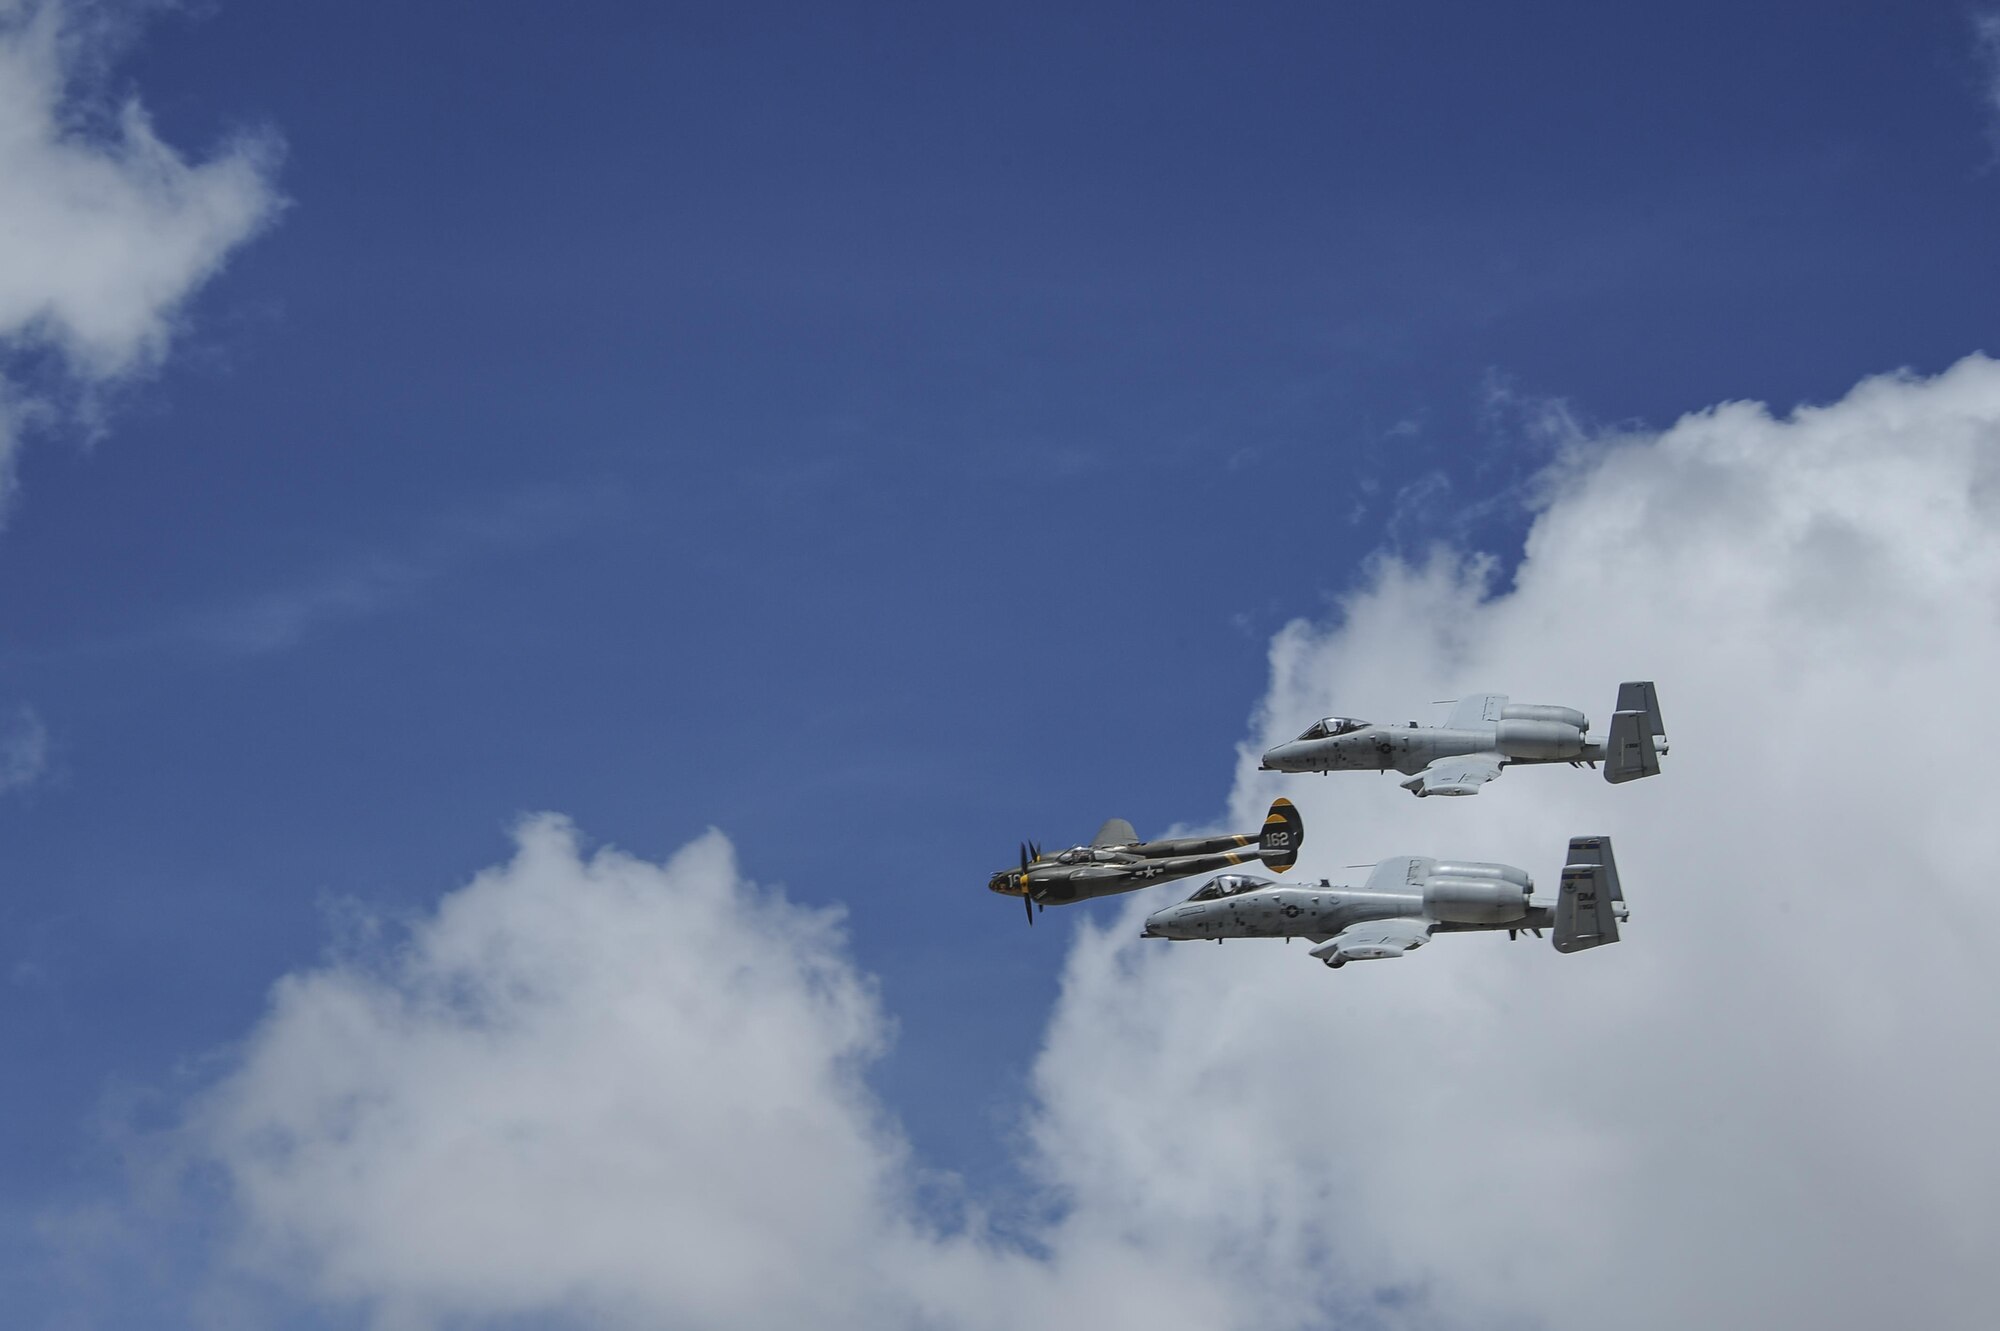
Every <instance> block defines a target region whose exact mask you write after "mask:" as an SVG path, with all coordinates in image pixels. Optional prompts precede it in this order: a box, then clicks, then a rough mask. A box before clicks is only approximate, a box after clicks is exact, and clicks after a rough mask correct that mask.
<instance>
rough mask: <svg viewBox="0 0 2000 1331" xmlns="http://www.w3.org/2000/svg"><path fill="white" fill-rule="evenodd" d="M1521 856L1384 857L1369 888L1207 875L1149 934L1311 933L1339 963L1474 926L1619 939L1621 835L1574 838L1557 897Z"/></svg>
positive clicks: (1150, 920) (1578, 945)
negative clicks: (1522, 865)
mask: <svg viewBox="0 0 2000 1331" xmlns="http://www.w3.org/2000/svg"><path fill="white" fill-rule="evenodd" d="M1534 892H1535V882H1534V880H1533V879H1532V878H1530V877H1528V874H1527V872H1526V871H1525V870H1522V869H1517V868H1515V867H1514V866H1513V865H1511V864H1479V863H1468V862H1461V861H1456V860H1434V859H1428V858H1425V857H1423V856H1404V857H1400V858H1397V859H1391V860H1383V861H1382V862H1381V863H1380V864H1378V865H1376V866H1375V871H1374V872H1373V873H1371V874H1369V875H1368V882H1367V884H1366V885H1365V886H1362V887H1358V888H1356V887H1336V886H1334V885H1333V884H1332V883H1331V882H1329V881H1327V880H1326V879H1321V880H1320V881H1319V882H1317V883H1302V884H1299V885H1297V886H1291V885H1287V886H1283V887H1280V886H1279V885H1278V884H1277V883H1274V882H1272V881H1271V880H1270V879H1268V878H1258V877H1256V876H1254V875H1251V874H1240V873H1229V874H1222V875H1220V876H1219V877H1217V878H1215V879H1213V880H1211V881H1209V882H1207V883H1204V884H1203V885H1202V886H1201V887H1200V888H1199V889H1198V890H1197V891H1196V892H1195V894H1194V895H1193V896H1191V897H1189V898H1188V899H1187V900H1186V901H1183V902H1182V903H1181V904H1180V905H1178V906H1169V907H1167V908H1166V909H1165V910H1161V911H1155V912H1154V913H1153V914H1152V915H1150V916H1148V917H1147V918H1146V929H1145V936H1146V937H1148V938H1179V939H1206V938H1213V939H1215V940H1216V941H1218V942H1220V941H1221V940H1222V939H1225V938H1309V939H1311V940H1312V941H1313V943H1315V944H1316V945H1317V946H1315V947H1314V948H1313V950H1312V955H1313V956H1314V957H1316V958H1317V959H1319V960H1320V961H1323V962H1325V963H1326V964H1327V965H1329V966H1335V967H1338V966H1344V965H1346V964H1347V963H1348V962H1350V961H1363V960H1370V959H1375V958H1383V957H1400V956H1403V955H1405V954H1406V953H1409V952H1413V951H1415V950H1416V949H1417V948H1419V947H1422V946H1423V945H1424V944H1425V943H1426V942H1428V941H1429V940H1430V937H1431V935H1433V934H1438V933H1456V932H1462V931H1466V930H1474V929H1505V930H1506V931H1507V932H1508V933H1509V934H1510V935H1511V934H1516V933H1518V932H1520V931H1521V930H1523V929H1530V930H1534V931H1536V932H1539V931H1541V930H1542V929H1545V928H1548V929H1553V930H1554V931H1555V939H1554V942H1555V948H1556V951H1558V952H1581V951H1584V950H1586V949H1588V948H1593V947H1601V946H1603V945H1604V944H1606V943H1615V942H1617V941H1618V924H1619V922H1620V921H1621V920H1624V919H1625V918H1627V916H1626V911H1625V894H1624V891H1623V889H1621V888H1620V887H1619V885H1618V867H1617V862H1616V860H1615V859H1614V858H1613V856H1612V852H1611V838H1609V837H1600V836H1585V837H1571V838H1570V842H1569V856H1568V859H1567V861H1566V862H1565V863H1564V865H1563V871H1562V880H1561V887H1560V888H1559V890H1558V891H1557V894H1556V896H1555V898H1554V899H1553V900H1546V899H1541V898H1537V897H1536V896H1535V895H1534Z"/></svg>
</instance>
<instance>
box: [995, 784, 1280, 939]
mask: <svg viewBox="0 0 2000 1331" xmlns="http://www.w3.org/2000/svg"><path fill="white" fill-rule="evenodd" d="M1305 839H1306V829H1305V820H1304V819H1302V818H1300V817H1299V811H1298V810H1297V809H1295V808H1293V807H1292V802H1291V801H1290V800H1287V799H1280V800H1274V801H1272V803H1271V811H1270V812H1269V813H1267V814H1265V815H1264V829H1263V831H1262V832H1260V833H1258V834H1257V835H1255V836H1247V835H1246V836H1206V837H1175V838H1173V839H1172V840H1168V841H1141V840H1139V834H1138V833H1137V832H1135V831H1133V830H1132V824H1130V823H1128V822H1126V821H1125V820H1124V819H1123V818H1113V819H1112V820H1111V821H1109V822H1107V823H1106V824H1104V826H1103V827H1100V828H1099V829H1097V836H1096V837H1095V838H1094V839H1092V841H1091V843H1090V844H1089V845H1087V846H1071V847H1070V848H1069V849H1068V850H1062V851H1055V852H1053V853H1051V854H1047V855H1044V854H1043V853H1042V849H1041V847H1039V846H1031V845H1027V844H1025V843H1024V844H1023V845H1022V846H1021V866H1020V868H1018V869H1002V870H1001V871H1000V872H999V873H996V874H994V875H993V876H992V877H991V878H989V879H988V880H987V882H986V886H987V887H989V888H991V889H992V890H993V891H995V892H998V893H1000V894H1001V895H1002V896H1009V897H1019V898H1021V904H1022V906H1023V907H1025V908H1026V910H1027V912H1028V923H1029V924H1033V923H1034V922H1035V912H1036V911H1037V910H1039V909H1041V908H1042V907H1043V906H1045V905H1049V906H1059V905H1064V904H1066V903H1068V902H1071V901H1084V900H1087V899H1089V898H1091V897H1108V896H1112V895H1114V894H1115V893H1119V892H1131V891H1134V890H1135V889H1138V888H1141V887H1149V886H1151V885H1152V884H1154V883H1164V882H1167V881H1169V880H1170V879H1174V878H1186V877H1189V876H1190V875H1193V874H1198V873H1207V872H1209V871H1210V870H1211V869H1226V868H1228V867H1229V866H1230V865H1232V864H1241V863H1243V862H1244V861H1245V860H1250V859H1256V860H1262V861H1263V862H1264V865H1265V867H1266V868H1269V869H1271V870H1273V871H1274V872H1277V873H1283V872H1285V870H1287V869H1289V868H1291V867H1292V865H1294V864H1296V863H1297V862H1298V858H1299V846H1300V845H1301V844H1303V843H1304V841H1305ZM1251 847H1255V849H1251Z"/></svg>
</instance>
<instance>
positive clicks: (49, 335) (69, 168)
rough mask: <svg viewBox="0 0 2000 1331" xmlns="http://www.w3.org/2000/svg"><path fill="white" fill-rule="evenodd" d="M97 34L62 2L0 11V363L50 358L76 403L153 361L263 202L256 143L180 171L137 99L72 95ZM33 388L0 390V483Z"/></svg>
mask: <svg viewBox="0 0 2000 1331" xmlns="http://www.w3.org/2000/svg"><path fill="white" fill-rule="evenodd" d="M85 16H86V17H90V15H89V14H88V11H85ZM103 40H104V32H103V26H102V25H101V24H99V23H94V22H88V21H82V20H80V18H79V13H78V11H77V10H76V9H75V7H74V6H72V5H68V4H65V3H62V2H61V0H40V2H37V0H13V2H11V3H0V353H5V354H15V355H18V354H20V353H23V352H46V353H50V354H52V355H53V357H54V359H55V360H56V361H57V362H59V363H60V365H61V366H62V369H63V372H64V373H65V374H66V375H67V376H68V378H69V384H68V389H69V391H71V392H75V391H79V390H80V391H82V392H84V393H89V392H90V391H93V390H95V389H98V388H101V387H103V386H104V385H107V384H109V383H112V382H115V381H117V380H119V379H122V378H125V377H128V376H131V375H134V374H140V373H144V372H146V371H149V370H151V369H153V368H154V367H155V366H157V364H158V363H159V361H160V359H161V358H162V357H163V356H164V354H165V352H166V349H167V345H168V342H169V341H170V339H171V337H172V334H173V332H174V319H175V312H176V311H177V310H178V309H179V307H180V305H181V304H182V302H183V301H185V299H186V298H187V297H188V296H189V295H190V294H192V293H193V291H194V290H195V289H196V288H198V287H199V286H200V285H201V284H202V283H203V282H204V281H206V280H207V279H208V278H209V277H210V276H211V275H213V274H214V272H215V271H216V270H217V269H218V268H219V267H220V266H221V265H222V262H223V260H224V259H225V258H226V257H227V255H228V254H229V252H230V251H231V250H233V249H234V248H236V247H237V246H238V245H240V244H241V243H242V242H243V241H244V240H246V239H248V238H249V237H250V236H252V235H254V234H255V233H256V232H257V231H258V230H259V229H260V228H261V227H262V226H263V225H264V224H265V223H267V222H268V221H269V220H270V218H271V217H272V215H273V214H274V212H275V210H276V207H277V199H276V195H275V194H274V192H273V189H272V186H271V182H270V174H271V167H272V158H273V156H274V150H273V145H272V141H271V140H270V139H269V138H268V137H256V136H252V137H244V138H239V139H238V140H236V141H234V142H231V143H228V144H225V145H224V146H223V147H222V148H221V150H220V151H218V152H217V153H216V154H215V155H214V156H212V157H211V158H209V159H208V160H207V161H203V162H199V163H191V162H189V161H188V160H187V159H186V158H184V157H183V156H181V154H180V153H178V152H177V151H175V150H174V149H173V148H171V147H169V146H168V145H167V144H166V143H164V142H162V141H161V140H160V138H159V137H158V135H157V134H155V133H154V131H153V127H152V124H151V121H150V120H149V119H148V117H147V115H146V112H145V110H144V108H143V107H142V106H140V104H139V103H138V102H137V101H136V100H127V101H125V102H123V103H122V104H119V105H117V106H115V107H114V106H107V105H104V104H101V103H100V102H99V101H98V100H96V99H95V97H94V96H93V94H92V93H91V91H90V90H89V89H88V88H86V87H82V86H80V83H81V80H80V79H79V71H80V70H84V69H87V68H90V67H92V65H93V64H94V62H95V61H96V58H97V56H98V54H99V51H100V48H101V44H102V42H103ZM35 391H37V390H23V389H22V388H21V387H19V386H18V385H17V386H15V387H14V388H13V389H12V390H7V389H5V388H4V387H0V478H10V477H11V476H12V467H11V463H12V457H13V453H14V451H15V449H16V447H17V446H18V444H19V440H20V434H21V426H22V424H23V419H22V418H23V413H22V411H21V409H20V402H21V400H22V398H23V397H24V396H26V397H29V398H33V397H34V396H35ZM10 402H11V403H12V404H13V406H12V407H11V409H10V407H9V403H10Z"/></svg>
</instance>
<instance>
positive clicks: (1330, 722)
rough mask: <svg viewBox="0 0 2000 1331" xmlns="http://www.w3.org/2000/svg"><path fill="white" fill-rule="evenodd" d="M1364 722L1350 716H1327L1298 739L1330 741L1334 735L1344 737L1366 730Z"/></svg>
mask: <svg viewBox="0 0 2000 1331" xmlns="http://www.w3.org/2000/svg"><path fill="white" fill-rule="evenodd" d="M1367 725H1368V723H1367V722H1366V721H1357V720H1356V719H1355V718H1353V717H1351V716H1329V717H1327V718H1326V719H1325V720H1323V721H1315V722H1313V723H1312V725H1311V726H1310V727H1309V728H1308V729H1307V730H1306V733H1305V734H1303V735H1301V736H1299V738H1300V739H1332V738H1333V737H1334V736H1335V735H1346V734H1349V733H1351V732H1353V731H1356V730H1361V729H1364V728H1366V726H1367Z"/></svg>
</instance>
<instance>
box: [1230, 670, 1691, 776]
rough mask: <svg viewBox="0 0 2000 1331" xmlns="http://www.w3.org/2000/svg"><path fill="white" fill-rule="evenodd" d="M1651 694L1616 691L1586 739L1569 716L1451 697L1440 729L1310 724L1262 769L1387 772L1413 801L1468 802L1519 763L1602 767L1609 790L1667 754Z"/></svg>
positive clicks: (1493, 696)
mask: <svg viewBox="0 0 2000 1331" xmlns="http://www.w3.org/2000/svg"><path fill="white" fill-rule="evenodd" d="M1666 733H1667V731H1666V726H1665V724H1664V723H1663V722H1662V721H1661V719H1660V699H1659V694H1658V693H1657V692H1656V691H1655V690H1654V688H1653V684H1652V681H1651V680H1634V681H1631V682H1628V683H1625V684H1621V685H1619V686H1618V707H1617V710H1616V711H1615V712H1614V713H1613V715H1612V718H1611V728H1610V730H1609V732H1608V733H1606V734H1603V735H1597V734H1593V733H1591V729H1590V718H1588V717H1586V716H1585V715H1584V714H1583V713H1582V712H1579V711H1577V710H1576V709H1575V708H1574V707H1550V706H1546V705H1542V704H1526V703H1514V702H1509V701H1508V700H1507V695H1505V694H1503V693H1475V694H1473V695H1472V696H1470V697H1466V698H1460V699H1459V700H1458V702H1457V704H1456V705H1455V706H1454V707H1453V708H1452V709H1451V715H1450V716H1448V717H1447V718H1446V719H1445V723H1444V724H1443V725H1441V726H1420V725H1418V724H1417V723H1416V722H1414V721H1412V722H1410V723H1409V724H1408V725H1406V726H1387V725H1379V724H1376V723H1374V722H1370V721H1362V720H1358V719H1356V718H1354V717H1347V716H1329V717H1326V718H1324V719H1322V720H1319V721H1315V722H1314V723H1313V724H1312V726H1311V727H1309V728H1308V729H1307V730H1306V732H1305V733H1304V734H1302V735H1300V736H1299V737H1298V738H1297V739H1294V740H1288V741H1286V742H1285V743H1283V744H1279V745H1276V746H1275V747H1273V748H1272V749H1271V750H1270V751H1269V752H1267V753H1266V754H1265V755H1264V762H1263V767H1264V769H1265V770H1266V771H1274V772H1344V771H1363V772H1376V771H1380V772H1387V771H1398V772H1402V773H1404V774H1406V775H1407V776H1408V777H1409V780H1407V781H1405V782H1403V788H1404V789H1405V790H1408V791H1410V792H1411V793H1412V794H1416V795H1476V794H1478V793H1479V788H1480V787H1481V786H1483V785H1485V784H1486V783H1487V782H1488V781H1491V780H1493V779H1494V778H1495V777H1497V776H1499V775H1500V771H1501V769H1502V768H1505V767H1512V766H1515V765H1518V764H1522V763H1570V764H1572V765H1575V764H1579V763H1589V764H1591V765H1592V766H1595V765H1596V764H1597V763H1599V762H1602V763H1603V764H1604V779H1605V780H1606V781H1609V782H1612V783H1613V784H1617V783H1620V782H1625V781H1636V780H1638V779H1639V778H1640V777H1647V776H1656V775H1658V773H1659V770H1660V755H1661V754H1663V753H1665V752H1666V751H1667V744H1666Z"/></svg>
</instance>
